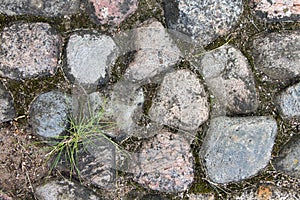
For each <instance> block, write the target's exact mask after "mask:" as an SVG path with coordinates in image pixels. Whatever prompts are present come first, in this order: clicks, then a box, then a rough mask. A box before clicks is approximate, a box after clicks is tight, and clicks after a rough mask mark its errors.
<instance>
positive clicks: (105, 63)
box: [66, 33, 118, 89]
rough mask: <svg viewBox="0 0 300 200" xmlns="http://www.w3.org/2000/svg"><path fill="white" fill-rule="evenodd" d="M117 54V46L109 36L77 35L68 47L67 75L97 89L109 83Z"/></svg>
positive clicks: (72, 37) (90, 87)
mask: <svg viewBox="0 0 300 200" xmlns="http://www.w3.org/2000/svg"><path fill="white" fill-rule="evenodd" d="M117 52H118V50H117V46H116V44H115V43H114V41H113V40H112V39H111V38H110V37H109V36H106V35H100V34H96V33H94V34H78V33H75V34H73V35H71V37H70V39H69V42H68V46H67V64H68V67H67V70H66V71H67V74H68V76H69V78H70V79H71V80H72V81H73V82H75V83H77V84H79V85H82V86H84V87H85V88H87V89H96V88H97V86H99V85H104V84H105V83H106V82H107V81H108V78H109V74H110V71H111V66H112V65H113V64H114V63H115V61H116V59H117V54H118V53H117Z"/></svg>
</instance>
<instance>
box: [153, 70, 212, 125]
mask: <svg viewBox="0 0 300 200" xmlns="http://www.w3.org/2000/svg"><path fill="white" fill-rule="evenodd" d="M207 98H208V97H207V94H206V92H205V90H204V86H203V85H202V84H201V83H200V81H199V79H198V78H197V76H196V75H195V74H193V73H191V72H190V71H189V70H178V71H175V72H172V73H169V74H167V75H166V76H165V77H164V80H163V82H162V83H161V86H160V89H159V91H158V94H157V97H156V98H155V99H154V100H153V104H152V106H151V108H150V111H149V116H150V118H151V119H152V120H154V121H156V122H159V123H162V124H165V125H168V126H171V127H175V128H179V129H183V130H187V131H193V130H196V129H197V128H198V127H199V126H200V125H201V124H202V123H204V122H205V121H206V120H207V119H208V116H209V104H208V102H207Z"/></svg>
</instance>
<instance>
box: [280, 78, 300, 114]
mask: <svg viewBox="0 0 300 200" xmlns="http://www.w3.org/2000/svg"><path fill="white" fill-rule="evenodd" d="M275 102H276V104H277V107H278V109H279V113H280V115H281V116H282V117H284V118H298V119H299V118H300V83H298V84H296V85H293V86H290V87H288V88H287V89H286V90H284V91H283V92H281V93H280V94H279V95H278V96H277V97H276V100H275Z"/></svg>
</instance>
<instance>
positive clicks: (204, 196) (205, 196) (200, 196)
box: [188, 193, 215, 200]
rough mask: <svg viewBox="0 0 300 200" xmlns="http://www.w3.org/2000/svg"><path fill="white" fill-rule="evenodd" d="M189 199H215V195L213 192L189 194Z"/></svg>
mask: <svg viewBox="0 0 300 200" xmlns="http://www.w3.org/2000/svg"><path fill="white" fill-rule="evenodd" d="M188 196H189V200H215V196H214V195H213V194H210V193H207V194H189V195H188Z"/></svg>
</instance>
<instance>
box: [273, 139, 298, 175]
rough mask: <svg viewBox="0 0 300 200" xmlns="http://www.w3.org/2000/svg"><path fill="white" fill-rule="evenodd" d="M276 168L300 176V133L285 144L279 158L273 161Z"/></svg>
mask: <svg viewBox="0 0 300 200" xmlns="http://www.w3.org/2000/svg"><path fill="white" fill-rule="evenodd" d="M273 164H274V166H275V168H276V169H277V170H279V171H281V172H283V173H285V174H288V175H290V176H292V177H295V178H300V135H298V134H297V135H294V136H292V137H291V139H290V140H289V142H288V143H287V144H285V145H284V146H283V148H282V150H281V151H280V153H279V156H278V158H276V159H275V160H274V162H273Z"/></svg>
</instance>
